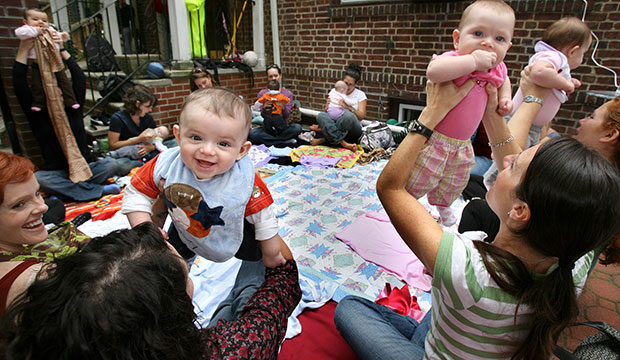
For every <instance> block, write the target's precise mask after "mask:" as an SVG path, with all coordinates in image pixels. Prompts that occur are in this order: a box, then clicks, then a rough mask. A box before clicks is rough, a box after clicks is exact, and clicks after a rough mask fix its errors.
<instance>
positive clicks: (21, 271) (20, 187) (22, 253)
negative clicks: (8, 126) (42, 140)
mask: <svg viewBox="0 0 620 360" xmlns="http://www.w3.org/2000/svg"><path fill="white" fill-rule="evenodd" d="M47 209H48V207H47V205H46V204H45V202H44V201H43V198H42V197H41V194H40V192H39V183H38V182H37V179H36V177H35V176H34V165H33V164H32V162H31V161H30V160H28V159H26V158H23V157H20V156H17V155H13V154H7V153H3V152H0V229H2V233H1V234H0V315H1V314H2V313H3V312H4V309H5V307H6V305H7V304H9V303H10V302H11V301H12V300H13V299H15V298H16V297H17V296H18V295H19V294H21V293H22V292H23V291H24V290H25V289H26V288H27V287H28V286H29V285H30V283H31V282H32V281H33V280H34V278H35V276H36V274H37V273H38V271H39V270H40V269H41V263H42V262H48V261H51V260H53V259H54V258H56V257H57V256H64V255H68V254H71V253H74V252H75V251H76V250H77V249H78V245H80V244H81V243H82V242H84V241H85V240H86V239H88V237H87V236H85V235H83V234H81V233H79V232H78V231H77V229H75V228H74V227H73V226H72V224H71V223H69V222H64V223H61V224H59V225H58V226H56V227H54V228H52V229H51V230H50V233H48V231H47V229H46V228H45V225H44V224H43V214H44V213H45V212H46V211H47Z"/></svg>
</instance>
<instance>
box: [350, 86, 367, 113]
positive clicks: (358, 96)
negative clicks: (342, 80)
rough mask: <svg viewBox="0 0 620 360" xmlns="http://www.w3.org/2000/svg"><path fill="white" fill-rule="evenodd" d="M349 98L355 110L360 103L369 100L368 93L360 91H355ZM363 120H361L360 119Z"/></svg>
mask: <svg viewBox="0 0 620 360" xmlns="http://www.w3.org/2000/svg"><path fill="white" fill-rule="evenodd" d="M347 97H348V98H349V100H350V101H351V102H352V103H353V105H351V106H352V107H353V109H355V110H357V107H358V103H359V102H360V101H364V100H366V99H368V98H367V97H366V93H365V92H363V91H362V90H360V89H355V90H353V92H352V93H350V94H349V95H347ZM360 120H361V119H360Z"/></svg>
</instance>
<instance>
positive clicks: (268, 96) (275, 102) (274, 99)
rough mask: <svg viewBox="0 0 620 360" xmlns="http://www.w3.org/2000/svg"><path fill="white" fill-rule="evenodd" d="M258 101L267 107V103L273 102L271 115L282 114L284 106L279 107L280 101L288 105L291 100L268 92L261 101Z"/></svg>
mask: <svg viewBox="0 0 620 360" xmlns="http://www.w3.org/2000/svg"><path fill="white" fill-rule="evenodd" d="M257 101H258V102H259V103H261V104H263V105H265V103H266V102H271V105H273V110H271V113H272V114H282V106H280V105H278V101H281V102H283V103H285V104H288V102H289V101H291V100H290V99H289V98H287V97H286V96H284V95H282V94H281V93H277V94H275V95H272V94H270V93H268V92H267V93H265V95H263V96H261V97H260V99H258V100H257Z"/></svg>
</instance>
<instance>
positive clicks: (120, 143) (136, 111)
mask: <svg viewBox="0 0 620 360" xmlns="http://www.w3.org/2000/svg"><path fill="white" fill-rule="evenodd" d="M123 102H124V103H125V108H124V109H122V110H119V111H117V112H115V113H114V115H112V117H111V118H110V129H109V130H108V145H109V146H110V150H117V149H119V148H121V147H124V146H129V145H136V146H137V147H138V148H139V149H138V154H139V156H141V157H146V156H147V155H148V154H150V153H151V152H153V151H154V150H155V145H153V144H148V141H149V140H151V139H152V138H153V137H154V136H155V135H154V133H153V130H151V129H155V128H156V125H155V120H154V119H153V117H152V116H151V114H149V112H151V111H153V108H154V107H155V106H156V105H157V98H156V97H155V95H153V92H152V91H151V90H149V89H148V88H147V87H146V86H143V85H135V86H134V87H132V88H131V89H129V90H128V91H127V93H126V94H125V96H124V97H123ZM156 154H157V153H155V154H153V156H154V155H156Z"/></svg>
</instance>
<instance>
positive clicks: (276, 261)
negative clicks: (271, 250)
mask: <svg viewBox="0 0 620 360" xmlns="http://www.w3.org/2000/svg"><path fill="white" fill-rule="evenodd" d="M263 263H265V266H266V267H268V268H274V267H277V266H280V265H284V264H286V259H284V256H282V252H280V251H278V255H276V256H267V255H265V254H263Z"/></svg>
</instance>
